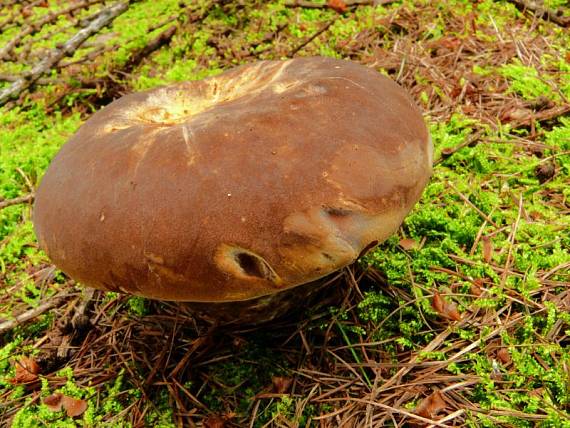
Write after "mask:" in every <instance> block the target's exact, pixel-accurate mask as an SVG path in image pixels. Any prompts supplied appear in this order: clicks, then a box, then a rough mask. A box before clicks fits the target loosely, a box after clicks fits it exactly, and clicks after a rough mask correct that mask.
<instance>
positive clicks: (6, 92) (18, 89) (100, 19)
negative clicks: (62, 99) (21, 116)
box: [0, 3, 129, 106]
mask: <svg viewBox="0 0 570 428" xmlns="http://www.w3.org/2000/svg"><path fill="white" fill-rule="evenodd" d="M128 8H129V4H128V3H116V4H114V5H113V6H111V7H109V8H108V9H105V10H103V11H102V12H101V11H100V12H97V14H96V16H97V17H96V18H95V19H93V21H91V22H90V23H89V25H87V26H86V27H85V28H82V29H81V30H79V31H78V32H77V33H75V35H73V36H72V37H71V38H70V39H69V40H67V42H65V43H64V44H63V45H62V46H61V47H60V48H56V49H54V50H53V51H52V52H51V53H50V54H49V55H48V56H47V57H46V58H45V59H43V60H42V61H40V62H39V63H38V64H36V65H35V66H34V67H33V68H32V69H31V70H30V71H29V72H28V73H27V74H26V75H25V76H24V77H20V78H19V79H18V80H17V81H15V82H14V83H12V84H11V85H10V86H8V87H7V88H5V89H3V90H1V91H0V106H2V105H4V104H6V102H8V100H10V99H11V98H15V97H18V96H19V95H20V94H21V93H22V92H23V91H24V90H25V89H27V88H28V87H30V86H31V85H32V84H33V83H35V81H36V80H38V79H39V78H40V77H41V76H42V75H43V74H45V73H47V72H48V71H49V70H51V69H52V68H53V67H54V66H55V65H56V64H57V63H59V61H61V60H62V58H63V57H65V56H66V55H71V54H72V53H73V52H75V51H76V50H77V48H79V46H81V44H82V43H83V42H84V41H85V40H87V39H88V38H89V37H91V36H92V35H93V34H96V33H97V32H98V31H100V30H101V29H102V28H103V27H105V26H107V25H109V24H110V23H111V22H113V20H114V19H115V18H116V17H117V16H119V15H120V14H121V13H123V12H125V11H126V10H127V9H128Z"/></svg>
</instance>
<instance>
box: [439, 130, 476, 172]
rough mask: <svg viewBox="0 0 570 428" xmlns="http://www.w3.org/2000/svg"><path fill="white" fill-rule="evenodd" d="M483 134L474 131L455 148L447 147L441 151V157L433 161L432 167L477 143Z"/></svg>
mask: <svg viewBox="0 0 570 428" xmlns="http://www.w3.org/2000/svg"><path fill="white" fill-rule="evenodd" d="M484 132H485V130H483V129H480V130H478V131H476V132H475V133H473V134H471V135H469V136H468V137H467V138H465V140H464V141H463V142H462V143H461V144H458V145H457V146H455V147H448V148H446V149H443V150H442V151H441V156H440V157H439V158H438V159H436V160H435V161H434V163H433V165H434V166H435V165H438V164H439V163H441V162H442V161H443V160H444V159H447V158H448V157H450V156H451V155H452V154H454V153H455V152H458V151H459V150H461V149H462V148H464V147H467V146H470V145H471V144H475V143H476V142H477V141H479V139H480V138H481V135H483V133H484Z"/></svg>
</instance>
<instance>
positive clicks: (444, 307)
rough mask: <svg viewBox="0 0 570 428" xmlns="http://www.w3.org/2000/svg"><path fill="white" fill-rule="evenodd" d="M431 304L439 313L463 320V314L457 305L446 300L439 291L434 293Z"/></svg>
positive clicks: (456, 319)
mask: <svg viewBox="0 0 570 428" xmlns="http://www.w3.org/2000/svg"><path fill="white" fill-rule="evenodd" d="M431 306H432V307H433V308H434V309H435V311H436V312H437V313H438V314H440V315H443V316H444V317H446V318H450V319H452V320H454V321H460V320H461V314H460V313H459V311H458V310H457V305H456V304H455V303H453V302H448V301H447V300H445V299H444V298H443V297H442V296H441V295H440V294H439V293H438V292H437V291H435V292H434V293H433V300H432V302H431Z"/></svg>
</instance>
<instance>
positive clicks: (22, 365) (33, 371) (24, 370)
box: [10, 357, 40, 385]
mask: <svg viewBox="0 0 570 428" xmlns="http://www.w3.org/2000/svg"><path fill="white" fill-rule="evenodd" d="M15 365H16V374H15V375H14V377H13V378H12V379H11V380H10V382H11V383H12V384H13V385H19V384H21V383H28V382H33V381H35V380H37V379H38V373H39V372H40V366H39V365H38V363H36V360H34V359H33V358H30V357H22V358H20V359H19V360H18V361H16V363H15Z"/></svg>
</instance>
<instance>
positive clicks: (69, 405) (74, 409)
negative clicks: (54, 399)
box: [62, 395, 87, 418]
mask: <svg viewBox="0 0 570 428" xmlns="http://www.w3.org/2000/svg"><path fill="white" fill-rule="evenodd" d="M62 405H63V408H64V409H65V412H66V413H67V416H69V417H70V418H74V417H75V416H80V415H82V414H83V412H85V410H87V401H85V400H81V399H79V398H73V397H68V396H67V395H64V396H63V398H62Z"/></svg>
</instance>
